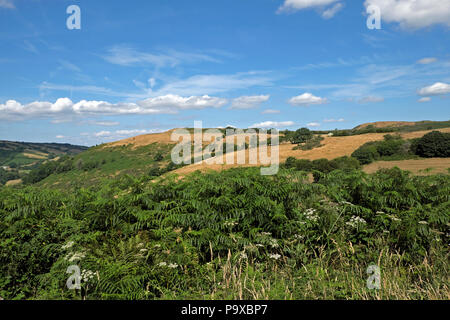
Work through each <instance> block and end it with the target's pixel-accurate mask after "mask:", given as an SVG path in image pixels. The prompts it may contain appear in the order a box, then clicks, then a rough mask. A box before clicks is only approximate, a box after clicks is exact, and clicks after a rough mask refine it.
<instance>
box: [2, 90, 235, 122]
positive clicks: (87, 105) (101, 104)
mask: <svg viewBox="0 0 450 320" xmlns="http://www.w3.org/2000/svg"><path fill="white" fill-rule="evenodd" d="M226 103H227V100H226V99H223V98H217V97H210V96H208V95H204V96H190V97H181V96H178V95H170V94H169V95H165V96H159V97H154V98H148V99H145V100H142V101H138V102H136V103H133V102H123V103H109V102H106V101H86V100H81V101H79V102H77V103H74V102H72V101H71V100H70V99H69V98H60V99H58V100H56V102H55V103H51V102H47V101H43V102H42V101H35V102H32V103H29V104H25V105H23V104H21V103H19V102H17V101H15V100H8V101H7V102H6V103H5V104H0V119H13V120H23V119H28V118H33V117H61V115H68V116H73V115H120V114H175V113H178V112H179V111H181V110H190V109H204V108H220V107H222V106H224V105H225V104H226Z"/></svg>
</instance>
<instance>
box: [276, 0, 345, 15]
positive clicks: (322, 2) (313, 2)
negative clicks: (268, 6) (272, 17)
mask: <svg viewBox="0 0 450 320" xmlns="http://www.w3.org/2000/svg"><path fill="white" fill-rule="evenodd" d="M338 1H340V0H285V1H284V4H283V5H282V6H281V7H280V8H278V11H277V12H278V13H283V12H293V11H298V10H303V9H308V8H313V7H324V6H327V5H330V4H332V3H335V2H338Z"/></svg>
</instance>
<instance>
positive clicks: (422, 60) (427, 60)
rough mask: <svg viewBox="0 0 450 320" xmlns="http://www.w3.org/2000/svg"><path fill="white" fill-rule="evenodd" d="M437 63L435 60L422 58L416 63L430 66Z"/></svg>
mask: <svg viewBox="0 0 450 320" xmlns="http://www.w3.org/2000/svg"><path fill="white" fill-rule="evenodd" d="M436 61H438V59H437V58H423V59H420V60H418V61H417V63H418V64H430V63H433V62H436Z"/></svg>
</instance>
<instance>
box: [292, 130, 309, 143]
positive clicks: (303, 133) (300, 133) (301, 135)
mask: <svg viewBox="0 0 450 320" xmlns="http://www.w3.org/2000/svg"><path fill="white" fill-rule="evenodd" d="M312 137H313V134H312V132H311V131H310V130H309V129H308V128H300V129H298V130H296V131H295V132H294V133H292V134H290V137H289V138H288V139H289V141H290V142H291V143H293V144H299V143H304V142H306V141H308V140H310V139H312Z"/></svg>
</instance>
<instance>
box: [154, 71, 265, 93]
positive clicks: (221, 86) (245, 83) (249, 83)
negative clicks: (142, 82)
mask: <svg viewBox="0 0 450 320" xmlns="http://www.w3.org/2000/svg"><path fill="white" fill-rule="evenodd" d="M269 85H272V79H271V78H270V77H268V76H267V72H257V71H250V72H241V73H235V74H225V75H215V74H211V75H195V76H192V77H189V78H187V79H181V80H175V81H172V82H170V83H168V84H166V85H164V86H163V87H162V88H161V89H159V90H158V91H156V92H154V93H153V94H157V95H164V94H169V93H173V94H179V95H202V94H217V93H222V92H227V91H232V90H237V89H239V90H240V89H247V88H250V87H254V86H269Z"/></svg>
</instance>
